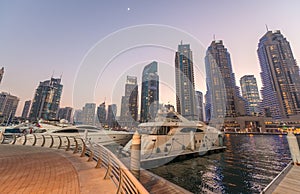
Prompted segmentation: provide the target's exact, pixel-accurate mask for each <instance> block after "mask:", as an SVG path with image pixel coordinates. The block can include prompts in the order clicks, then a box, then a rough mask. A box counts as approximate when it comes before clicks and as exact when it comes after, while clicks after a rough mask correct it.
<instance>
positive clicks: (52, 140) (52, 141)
mask: <svg viewBox="0 0 300 194" xmlns="http://www.w3.org/2000/svg"><path fill="white" fill-rule="evenodd" d="M50 137H51V144H50V146H49V148H52V146H53V143H54V139H53V136H52V135H50Z"/></svg>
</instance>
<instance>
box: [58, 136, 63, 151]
mask: <svg viewBox="0 0 300 194" xmlns="http://www.w3.org/2000/svg"><path fill="white" fill-rule="evenodd" d="M57 137H58V139H59V144H58V147H57V149H60V147H61V144H62V140H61V137H60V136H59V135H58V136H57Z"/></svg>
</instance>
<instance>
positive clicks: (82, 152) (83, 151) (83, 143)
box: [80, 138, 86, 157]
mask: <svg viewBox="0 0 300 194" xmlns="http://www.w3.org/2000/svg"><path fill="white" fill-rule="evenodd" d="M80 139H81V142H82V150H81V154H80V157H83V156H84V155H85V152H86V145H85V142H84V141H83V139H82V138H80Z"/></svg>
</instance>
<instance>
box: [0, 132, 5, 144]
mask: <svg viewBox="0 0 300 194" xmlns="http://www.w3.org/2000/svg"><path fill="white" fill-rule="evenodd" d="M0 137H1V144H3V143H4V140H5V136H4V135H3V134H2V132H1V133H0Z"/></svg>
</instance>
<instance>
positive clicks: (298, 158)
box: [286, 132, 300, 165]
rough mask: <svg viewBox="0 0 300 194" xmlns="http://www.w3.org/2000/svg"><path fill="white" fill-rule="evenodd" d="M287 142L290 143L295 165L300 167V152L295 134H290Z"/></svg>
mask: <svg viewBox="0 0 300 194" xmlns="http://www.w3.org/2000/svg"><path fill="white" fill-rule="evenodd" d="M286 138H287V140H288V143H289V148H290V152H291V155H292V159H293V162H294V164H295V165H300V151H299V145H298V142H297V138H296V136H295V135H294V134H293V132H288V135H287V137H286Z"/></svg>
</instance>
